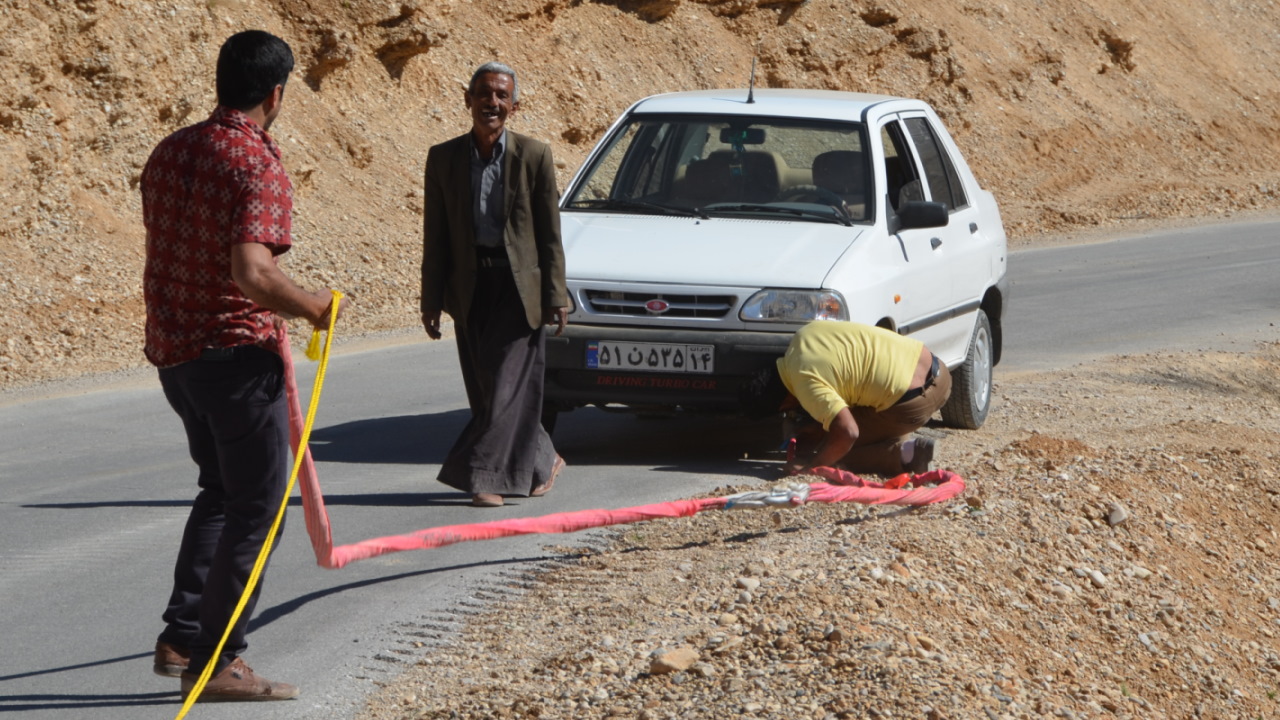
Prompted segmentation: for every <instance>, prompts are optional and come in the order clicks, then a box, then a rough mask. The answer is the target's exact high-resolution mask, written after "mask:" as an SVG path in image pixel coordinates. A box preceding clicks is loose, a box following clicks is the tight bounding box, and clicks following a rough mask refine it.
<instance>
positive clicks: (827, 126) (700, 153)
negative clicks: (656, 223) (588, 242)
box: [565, 115, 872, 222]
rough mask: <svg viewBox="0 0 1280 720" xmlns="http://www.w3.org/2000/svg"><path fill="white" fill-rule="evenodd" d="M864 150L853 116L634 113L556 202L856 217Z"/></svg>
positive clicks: (862, 199) (865, 184) (864, 193)
mask: <svg viewBox="0 0 1280 720" xmlns="http://www.w3.org/2000/svg"><path fill="white" fill-rule="evenodd" d="M864 148H865V141H864V138H863V127H862V125H860V124H858V123H847V122H834V121H832V122H816V121H809V120H794V119H786V118H781V119H780V118H757V117H731V118H724V117H710V116H701V115H675V116H656V117H655V116H637V117H634V118H632V119H631V120H630V121H629V122H627V123H625V124H624V125H622V126H620V127H619V128H618V129H617V130H616V131H615V133H614V136H613V138H612V139H611V140H610V141H609V143H608V145H607V146H606V148H605V150H604V151H603V152H602V153H600V155H599V156H598V157H597V158H596V159H595V160H594V162H593V163H592V165H591V167H589V168H588V169H587V171H586V172H585V173H584V175H583V178H582V180H580V181H579V182H578V183H577V184H576V186H575V187H572V188H570V191H569V194H568V197H567V199H566V202H565V208H566V209H572V210H593V209H600V210H609V211H618V210H620V209H623V210H625V211H628V212H637V213H643V212H652V211H654V210H655V208H678V209H694V208H696V209H698V210H699V211H702V210H705V211H706V212H732V213H743V212H748V213H751V212H772V211H776V212H779V213H783V212H786V213H791V214H790V215H789V216H788V217H789V218H794V219H815V218H817V219H821V217H822V214H823V213H825V214H826V215H827V216H833V215H837V214H838V216H839V218H841V220H842V221H844V220H846V219H847V220H849V221H853V222H859V221H866V220H867V218H868V217H869V214H868V213H869V211H868V207H869V203H868V202H867V199H868V197H870V193H871V190H872V188H871V187H870V185H871V183H870V182H869V181H868V179H869V177H870V172H869V166H868V160H867V158H866V155H865V153H864ZM624 206H625V207H624ZM806 213H808V214H809V215H812V216H813V217H809V216H808V215H806Z"/></svg>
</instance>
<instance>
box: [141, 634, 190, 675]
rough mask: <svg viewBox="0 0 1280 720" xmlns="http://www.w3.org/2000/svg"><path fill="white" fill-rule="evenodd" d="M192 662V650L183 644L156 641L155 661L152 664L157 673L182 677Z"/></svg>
mask: <svg viewBox="0 0 1280 720" xmlns="http://www.w3.org/2000/svg"><path fill="white" fill-rule="evenodd" d="M190 662H191V651H190V650H188V649H187V648H185V647H183V646H181V645H173V644H171V643H167V642H158V643H156V658H155V663H154V664H153V665H152V666H151V669H152V670H155V672H156V674H157V675H161V676H163V677H182V672H183V671H184V670H186V669H187V664H188V663H190Z"/></svg>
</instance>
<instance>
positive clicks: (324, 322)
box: [311, 290, 351, 330]
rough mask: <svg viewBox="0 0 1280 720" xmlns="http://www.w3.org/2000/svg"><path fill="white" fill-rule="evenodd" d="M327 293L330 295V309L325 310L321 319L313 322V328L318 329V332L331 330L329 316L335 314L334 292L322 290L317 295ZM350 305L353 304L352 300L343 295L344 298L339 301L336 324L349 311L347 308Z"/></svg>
mask: <svg viewBox="0 0 1280 720" xmlns="http://www.w3.org/2000/svg"><path fill="white" fill-rule="evenodd" d="M325 293H327V294H328V295H329V309H328V310H325V311H324V314H323V315H321V316H320V317H319V318H317V319H316V320H313V321H312V322H311V326H312V327H314V328H316V329H317V330H328V329H329V314H330V313H332V312H333V291H332V290H321V291H319V292H318V293H316V294H318V295H321V294H325ZM350 304H351V298H349V297H347V296H346V295H343V296H342V298H341V299H340V300H338V315H337V317H335V318H334V322H337V321H338V320H341V319H342V315H343V313H345V312H346V311H347V306H348V305H350Z"/></svg>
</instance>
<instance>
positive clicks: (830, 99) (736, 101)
mask: <svg viewBox="0 0 1280 720" xmlns="http://www.w3.org/2000/svg"><path fill="white" fill-rule="evenodd" d="M747 97H748V90H747V89H746V88H739V89H726V90H693V91H689V92H676V93H667V94H664V95H653V96H651V97H647V98H644V99H643V100H640V101H639V102H637V103H636V104H635V105H634V106H633V107H632V109H631V112H633V113H644V114H650V113H708V114H712V115H766V116H772V117H794V118H815V119H833V120H850V119H855V118H856V119H864V116H865V114H866V112H867V111H868V110H870V109H871V108H873V107H877V106H881V105H892V106H896V107H881V108H879V109H880V111H881V112H891V111H893V110H906V109H918V108H921V107H924V106H925V103H924V102H923V101H921V100H910V99H907V98H900V97H894V96H892V95H874V94H871V93H853V92H839V91H835V90H797V89H781V88H757V89H756V90H755V91H753V92H751V97H752V100H753V102H750V103H748V102H747Z"/></svg>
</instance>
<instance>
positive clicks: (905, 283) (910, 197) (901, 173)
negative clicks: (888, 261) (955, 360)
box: [878, 115, 955, 348]
mask: <svg viewBox="0 0 1280 720" xmlns="http://www.w3.org/2000/svg"><path fill="white" fill-rule="evenodd" d="M879 135H880V140H881V147H882V152H883V157H882V158H881V168H880V169H879V173H878V174H880V175H882V176H883V177H882V178H881V180H882V182H881V183H879V187H881V188H883V189H884V197H883V198H882V199H883V201H884V207H885V212H886V214H887V215H889V216H890V217H889V221H890V227H893V216H894V215H895V214H896V211H897V209H898V208H900V207H901V206H902V204H903V203H905V202H911V201H915V200H926V199H928V195H927V192H926V187H925V179H924V173H923V170H922V167H921V165H920V162H919V161H918V159H917V157H916V151H915V149H914V147H913V146H912V144H911V141H910V139H909V136H908V131H907V128H906V126H905V125H904V124H903V122H902V120H901V119H900V117H899V116H897V115H895V116H890V117H888V118H886V119H885V120H884V121H883V124H882V125H881V126H880V128H879ZM951 231H952V228H951V227H950V223H948V226H947V227H939V228H920V229H899V230H898V231H897V232H896V233H894V234H892V235H890V238H889V239H890V241H891V242H895V243H897V245H898V251H899V252H900V253H901V255H902V263H903V264H902V273H901V277H900V280H901V282H900V283H899V288H898V289H896V290H895V293H894V300H895V303H896V308H897V310H898V312H897V313H895V320H896V321H897V323H898V331H899V332H901V333H903V334H904V335H910V336H912V337H915V338H917V339H919V340H922V341H924V343H925V344H926V345H928V346H929V347H931V348H933V347H936V346H938V345H939V344H940V343H943V342H944V341H946V340H947V336H948V335H949V334H954V332H955V331H954V329H951V330H948V329H947V328H945V327H944V326H946V325H948V323H947V322H946V321H947V320H948V319H949V318H948V317H947V310H948V309H949V307H950V305H951V304H952V302H953V290H952V278H951V270H950V268H949V267H948V265H947V251H946V248H947V246H948V244H949V241H950V238H949V237H948V234H949V233H950V232H951ZM950 342H954V340H951V341H950Z"/></svg>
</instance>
